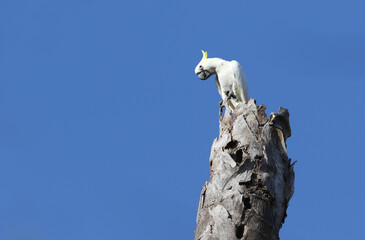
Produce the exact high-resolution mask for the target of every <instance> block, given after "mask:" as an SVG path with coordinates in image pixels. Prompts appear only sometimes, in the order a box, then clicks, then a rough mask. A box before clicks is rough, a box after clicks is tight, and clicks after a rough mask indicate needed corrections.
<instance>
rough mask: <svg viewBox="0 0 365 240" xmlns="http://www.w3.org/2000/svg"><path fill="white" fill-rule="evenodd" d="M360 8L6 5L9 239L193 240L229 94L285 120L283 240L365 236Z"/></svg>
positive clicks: (3, 59)
mask: <svg viewBox="0 0 365 240" xmlns="http://www.w3.org/2000/svg"><path fill="white" fill-rule="evenodd" d="M364 7H365V3H364V2H363V1H359V0H350V1H349V0H347V1H344V0H336V1H329V0H316V1H314V0H306V1H289V0H285V1H280V0H279V1H267V0H266V1H265V0H264V1H249V0H241V1H238V0H234V1H227V2H222V1H216V0H209V1H191V0H185V1H171V0H170V1H167V0H166V1H161V0H157V1H146V0H145V1H112V0H104V1H92V0H89V1H81V0H72V1H70V0H63V1H45V0H43V1H41V0H33V1H17V0H11V1H10V0H2V1H0V30H1V37H0V111H1V114H0V191H1V192H0V195H1V198H0V239H4V240H23V239H27V240H33V239H34V240H64V239H67V240H74V239H75V240H76V239H77V240H79V239H88V240H99V239H110V240H114V239H145V238H148V239H156V240H165V239H166V240H167V239H177V240H178V239H192V238H193V234H194V229H195V219H196V211H197V207H198V201H199V194H200V189H201V187H202V185H203V184H204V182H205V181H206V180H208V177H209V166H208V158H209V153H210V147H211V144H212V142H213V140H214V138H215V137H216V136H217V134H218V102H219V101H220V96H219V94H218V92H217V90H216V88H215V84H214V80H213V79H209V80H207V81H200V80H199V79H198V78H197V76H195V75H194V68H195V65H196V64H197V63H198V62H199V60H200V59H201V52H200V50H201V49H204V50H206V51H208V55H209V56H211V57H221V58H224V59H227V60H229V59H235V60H237V61H239V62H240V63H241V64H242V66H243V68H244V69H245V71H246V75H247V79H248V84H249V89H250V95H251V97H253V98H255V99H257V103H258V104H265V105H266V106H267V114H269V113H270V112H273V111H277V110H278V108H279V107H280V106H283V107H286V108H288V109H289V111H290V113H291V119H290V120H291V125H292V134H293V136H292V137H291V138H290V139H289V140H288V153H289V157H291V158H292V159H293V161H298V162H297V164H296V165H295V172H296V181H295V193H294V196H293V198H292V200H291V202H290V206H289V208H288V217H287V219H286V222H285V224H284V226H283V228H282V230H281V232H280V236H281V239H284V240H285V239H297V240H304V239H310V240H313V239H362V238H364V236H365V227H364V221H363V216H364V214H365V205H364V198H365V190H364V189H365V181H364V178H363V176H364V168H365V161H364V160H365V159H364V154H363V152H362V149H364V147H363V143H364V140H363V136H364V134H365V131H364V130H365V128H364V125H363V124H362V120H363V119H364V117H365V114H364V103H365V101H364V100H365V99H364V89H365V83H364V80H365V70H364V69H365V68H364V63H365V28H364V22H365V15H364Z"/></svg>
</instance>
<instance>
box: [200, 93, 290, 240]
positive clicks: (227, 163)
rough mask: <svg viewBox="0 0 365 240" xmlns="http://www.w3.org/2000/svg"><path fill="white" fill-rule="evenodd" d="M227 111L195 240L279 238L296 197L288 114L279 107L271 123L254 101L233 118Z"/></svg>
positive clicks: (215, 145)
mask: <svg viewBox="0 0 365 240" xmlns="http://www.w3.org/2000/svg"><path fill="white" fill-rule="evenodd" d="M223 105H224V104H223ZM225 109H226V111H225V114H224V116H221V117H220V121H219V137H218V138H216V139H215V140H214V142H213V145H212V149H211V154H210V159H209V166H210V179H209V182H206V183H205V184H204V186H203V188H202V191H201V195H200V203H199V209H198V214H197V227H196V230H195V240H224V239H227V240H228V239H245V240H246V239H247V240H248V239H250V240H265V239H270V240H274V239H275V240H276V239H279V230H280V228H281V225H282V224H283V223H284V220H285V217H286V209H287V207H288V203H289V200H290V198H291V197H292V195H293V192H294V170H293V164H291V160H290V159H289V158H288V156H287V152H286V139H287V138H288V137H290V135H291V130H290V124H289V113H288V111H287V109H284V108H280V109H279V113H278V114H273V113H272V114H271V115H270V117H269V118H268V117H267V115H266V113H265V106H264V105H261V106H257V105H256V103H255V100H254V99H251V100H250V101H249V102H248V103H247V104H243V103H240V104H239V105H238V106H236V109H235V110H234V112H233V113H232V112H231V111H230V110H229V109H228V108H225Z"/></svg>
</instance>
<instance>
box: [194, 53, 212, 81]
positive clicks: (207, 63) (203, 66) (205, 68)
mask: <svg viewBox="0 0 365 240" xmlns="http://www.w3.org/2000/svg"><path fill="white" fill-rule="evenodd" d="M202 53H203V58H202V60H200V62H199V63H198V65H196V67H195V74H196V75H198V77H199V78H200V79H201V80H206V79H208V78H209V77H210V76H212V75H213V74H215V67H214V66H213V65H212V64H211V60H210V59H208V53H207V52H204V51H203V50H202Z"/></svg>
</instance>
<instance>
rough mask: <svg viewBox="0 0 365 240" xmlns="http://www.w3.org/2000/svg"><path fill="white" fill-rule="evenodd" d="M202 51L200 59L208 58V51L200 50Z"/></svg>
mask: <svg viewBox="0 0 365 240" xmlns="http://www.w3.org/2000/svg"><path fill="white" fill-rule="evenodd" d="M202 53H203V58H202V60H204V59H207V58H208V53H207V52H204V51H203V50H202Z"/></svg>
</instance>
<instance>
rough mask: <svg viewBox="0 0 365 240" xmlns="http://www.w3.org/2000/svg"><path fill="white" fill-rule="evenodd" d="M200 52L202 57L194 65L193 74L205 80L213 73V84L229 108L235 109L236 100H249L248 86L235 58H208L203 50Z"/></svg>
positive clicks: (244, 101) (245, 101)
mask: <svg viewBox="0 0 365 240" xmlns="http://www.w3.org/2000/svg"><path fill="white" fill-rule="evenodd" d="M202 53H203V58H202V59H201V60H200V62H199V63H198V65H197V66H196V68H195V74H196V75H198V77H199V78H200V79H201V80H206V79H208V78H209V77H210V76H212V75H214V74H215V75H216V78H215V85H216V87H217V89H218V92H219V94H220V95H221V97H222V99H223V101H226V102H227V103H228V105H229V107H230V108H231V110H234V109H235V107H236V105H237V103H238V102H243V103H247V101H248V100H249V95H248V86H247V81H246V77H245V73H244V71H243V69H242V67H241V65H240V64H239V63H238V62H237V61H235V60H233V61H226V60H223V59H221V58H208V53H207V52H204V51H203V50H202Z"/></svg>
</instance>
